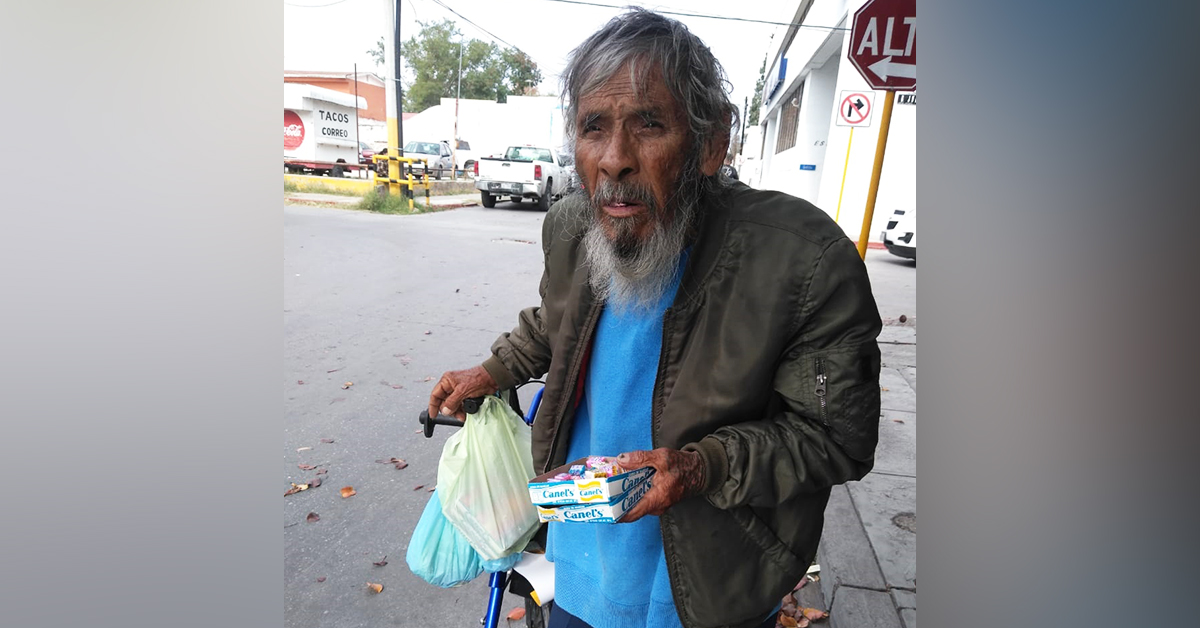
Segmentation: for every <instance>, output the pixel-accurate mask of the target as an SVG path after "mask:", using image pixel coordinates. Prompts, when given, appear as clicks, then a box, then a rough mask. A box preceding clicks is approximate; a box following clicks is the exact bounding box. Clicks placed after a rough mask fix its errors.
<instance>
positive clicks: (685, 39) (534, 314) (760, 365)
mask: <svg viewBox="0 0 1200 628" xmlns="http://www.w3.org/2000/svg"><path fill="white" fill-rule="evenodd" d="M724 84H725V80H724V77H723V71H722V69H721V66H720V64H719V63H718V62H717V60H716V59H715V58H714V57H713V55H712V53H711V52H710V51H709V49H708V48H707V47H706V46H705V45H704V44H703V42H701V41H700V40H699V39H698V38H697V37H695V36H694V35H692V34H691V33H690V32H689V31H688V30H687V28H686V27H684V26H683V25H682V24H680V23H679V22H676V21H674V20H671V19H667V18H664V17H662V16H660V15H657V14H654V13H651V12H648V11H642V10H634V11H632V12H629V13H626V14H624V15H621V16H619V17H617V18H614V19H613V20H612V21H611V22H609V23H608V24H607V25H606V26H604V27H603V28H602V29H601V30H600V31H599V32H597V33H596V34H594V35H592V36H591V37H590V38H589V39H588V40H587V41H585V42H584V43H583V44H582V45H581V46H580V47H579V48H577V49H576V50H575V51H574V52H573V53H572V55H571V58H570V62H569V64H568V66H567V68H566V70H565V71H564V74H563V86H564V96H565V99H566V104H567V115H566V120H567V125H568V129H567V131H568V135H569V137H571V138H572V140H573V142H574V146H575V163H576V168H577V171H578V174H579V177H580V179H581V181H582V183H583V189H582V190H581V191H579V192H577V193H575V194H573V195H571V196H568V197H567V198H564V199H563V200H561V201H560V202H558V203H557V204H556V205H555V206H554V207H553V208H552V209H551V210H550V212H549V214H547V216H546V219H545V222H544V226H543V229H542V247H543V250H544V252H545V272H544V274H543V276H542V280H541V289H540V291H541V297H542V302H541V304H540V305H539V306H537V307H531V308H529V309H526V310H524V311H522V312H521V314H520V316H519V324H518V325H517V327H516V328H515V329H514V330H513V331H512V332H511V333H506V334H503V335H502V336H501V337H500V338H499V339H498V340H497V341H496V342H495V344H494V345H493V346H492V353H493V355H492V356H491V357H489V358H488V359H487V360H486V361H485V362H484V363H483V364H482V365H480V366H477V367H474V368H470V369H466V370H462V371H451V372H448V373H446V374H444V375H443V376H442V378H441V380H440V381H439V382H438V383H437V385H436V386H435V388H434V390H433V393H432V394H431V396H430V407H429V409H430V412H431V413H436V412H437V411H438V410H441V412H442V413H443V414H447V415H449V414H455V415H458V416H460V417H462V416H463V414H462V412H461V410H460V403H461V401H462V399H464V398H466V397H472V396H478V395H481V394H486V393H492V392H494V391H496V390H498V389H506V388H510V387H512V386H514V385H517V384H519V383H522V382H525V381H528V380H530V379H533V378H535V377H537V376H540V375H542V374H545V375H546V387H545V394H544V396H543V400H542V403H541V407H540V410H539V412H538V417H537V420H536V421H535V423H534V425H533V460H534V466H535V469H536V470H537V472H539V473H541V472H544V471H547V470H549V469H551V468H553V467H555V466H558V465H561V464H564V463H565V462H566V461H568V460H573V459H575V458H579V457H583V456H586V455H589V454H591V455H614V454H620V455H619V460H620V462H621V463H622V464H623V465H624V466H626V467H629V468H637V467H643V466H652V467H654V468H655V469H656V470H657V472H656V473H655V475H654V476H653V488H652V489H651V490H650V491H649V492H648V493H646V495H645V497H644V498H643V499H642V500H641V501H640V502H639V503H638V504H637V505H636V506H635V507H634V508H633V509H632V510H631V511H630V512H629V513H628V514H627V515H626V517H625V518H624V519H623V521H622V522H621V523H618V524H613V525H605V524H579V523H554V524H550V528H549V530H548V539H547V557H548V558H550V559H551V560H552V561H553V562H554V564H555V579H556V583H555V590H556V598H555V602H556V605H557V606H556V608H555V610H554V612H553V615H552V617H551V625H552V626H555V625H558V626H594V627H596V628H617V627H629V626H655V627H657V626H680V625H682V626H688V627H701V626H735V627H747V628H749V627H752V626H758V625H760V624H761V625H764V626H773V625H774V621H775V619H774V611H775V610H776V609H778V606H779V600H780V599H781V597H782V596H783V595H784V594H786V593H787V592H788V591H790V590H791V589H792V588H793V587H794V586H795V585H796V584H797V583H798V582H799V580H800V579H801V578H802V577H803V574H804V573H805V570H806V569H807V568H808V566H809V565H810V564H811V562H812V560H813V557H814V556H815V554H816V550H817V542H818V540H819V539H820V536H821V527H822V521H823V512H824V509H825V504H826V501H827V500H828V498H829V490H830V487H831V486H834V485H836V484H839V483H842V482H846V481H848V480H855V479H858V478H861V477H862V476H863V475H864V474H866V473H867V472H868V471H869V470H870V469H871V466H872V464H873V460H874V450H875V444H876V441H877V430H878V420H879V349H878V346H877V345H876V342H875V338H876V336H877V335H878V333H879V330H880V318H879V313H878V310H877V309H876V306H875V301H874V299H873V297H872V295H871V288H870V284H869V282H868V279H867V274H866V270H865V268H864V266H863V263H862V261H861V260H860V259H859V257H858V255H857V253H856V250H855V247H854V245H853V244H852V243H851V242H850V241H849V240H848V239H847V238H846V236H845V234H844V233H843V232H842V230H841V229H840V228H839V227H838V226H837V225H836V224H835V223H834V222H833V221H832V220H830V219H829V217H828V216H827V215H826V214H825V213H824V212H822V211H820V210H818V209H816V208H815V207H813V206H812V205H811V204H809V203H807V202H805V201H803V200H800V199H798V198H794V197H791V196H787V195H785V194H781V193H778V192H765V191H759V190H754V189H751V188H749V187H747V186H745V185H743V184H741V183H738V182H736V181H732V180H730V179H728V178H722V177H720V176H718V175H717V172H718V169H719V167H720V166H721V162H722V159H723V157H724V155H725V150H726V147H727V144H728V141H729V129H730V128H731V126H732V124H733V122H734V119H735V117H736V109H735V108H734V106H733V105H732V104H731V103H730V102H729V99H728V97H727V95H726V94H725V91H724V89H723V85H724Z"/></svg>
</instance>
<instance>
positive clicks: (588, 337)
mask: <svg viewBox="0 0 1200 628" xmlns="http://www.w3.org/2000/svg"><path fill="white" fill-rule="evenodd" d="M602 309H603V308H602V307H600V306H599V305H598V304H593V305H592V311H591V312H588V318H587V320H586V321H585V322H584V333H583V336H582V337H581V342H580V343H579V344H578V345H576V351H577V353H576V354H575V362H574V364H572V365H571V371H570V373H568V375H567V384H566V387H565V389H564V391H563V393H564V394H563V400H564V402H563V403H562V404H561V405H562V407H560V408H559V409H558V416H557V420H556V421H555V422H554V438H553V440H552V441H551V442H550V451H549V455H547V456H546V465H545V467H543V468H542V473H546V472H548V471H550V469H553V468H554V456H555V455H556V453H557V452H558V444H559V439H560V437H561V435H562V424H563V421H564V420H565V419H566V416H567V412H574V411H575V409H576V408H575V406H574V400H575V386H576V385H577V384H578V383H579V369H581V368H583V356H584V355H585V354H587V346H588V344H589V343H591V341H592V333H593V332H595V330H596V320H597V319H598V318H600V316H599V314H600V311H601V310H602Z"/></svg>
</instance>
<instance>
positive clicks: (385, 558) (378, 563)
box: [371, 556, 387, 567]
mask: <svg viewBox="0 0 1200 628" xmlns="http://www.w3.org/2000/svg"><path fill="white" fill-rule="evenodd" d="M371 564H372V565H375V566H376V567H382V566H384V565H386V564H387V556H384V557H383V560H381V561H379V562H377V563H371Z"/></svg>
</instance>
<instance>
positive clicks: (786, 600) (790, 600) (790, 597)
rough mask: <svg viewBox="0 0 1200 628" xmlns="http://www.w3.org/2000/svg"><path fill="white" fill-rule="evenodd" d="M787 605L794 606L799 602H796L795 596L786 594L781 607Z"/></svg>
mask: <svg viewBox="0 0 1200 628" xmlns="http://www.w3.org/2000/svg"><path fill="white" fill-rule="evenodd" d="M789 604H790V605H792V606H796V605H798V604H799V602H797V601H796V596H794V595H792V594H791V593H788V594H787V595H785V596H783V605H784V606H787V605H789Z"/></svg>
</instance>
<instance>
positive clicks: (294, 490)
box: [283, 482, 308, 497]
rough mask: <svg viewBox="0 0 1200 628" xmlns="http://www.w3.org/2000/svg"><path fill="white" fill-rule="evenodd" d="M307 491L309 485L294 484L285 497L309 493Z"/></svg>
mask: <svg viewBox="0 0 1200 628" xmlns="http://www.w3.org/2000/svg"><path fill="white" fill-rule="evenodd" d="M307 490H308V485H307V484H296V483H295V482H292V488H289V489H288V491H287V492H286V493H284V494H283V496H284V497H287V496H288V495H294V494H296V493H299V492H300V491H307Z"/></svg>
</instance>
